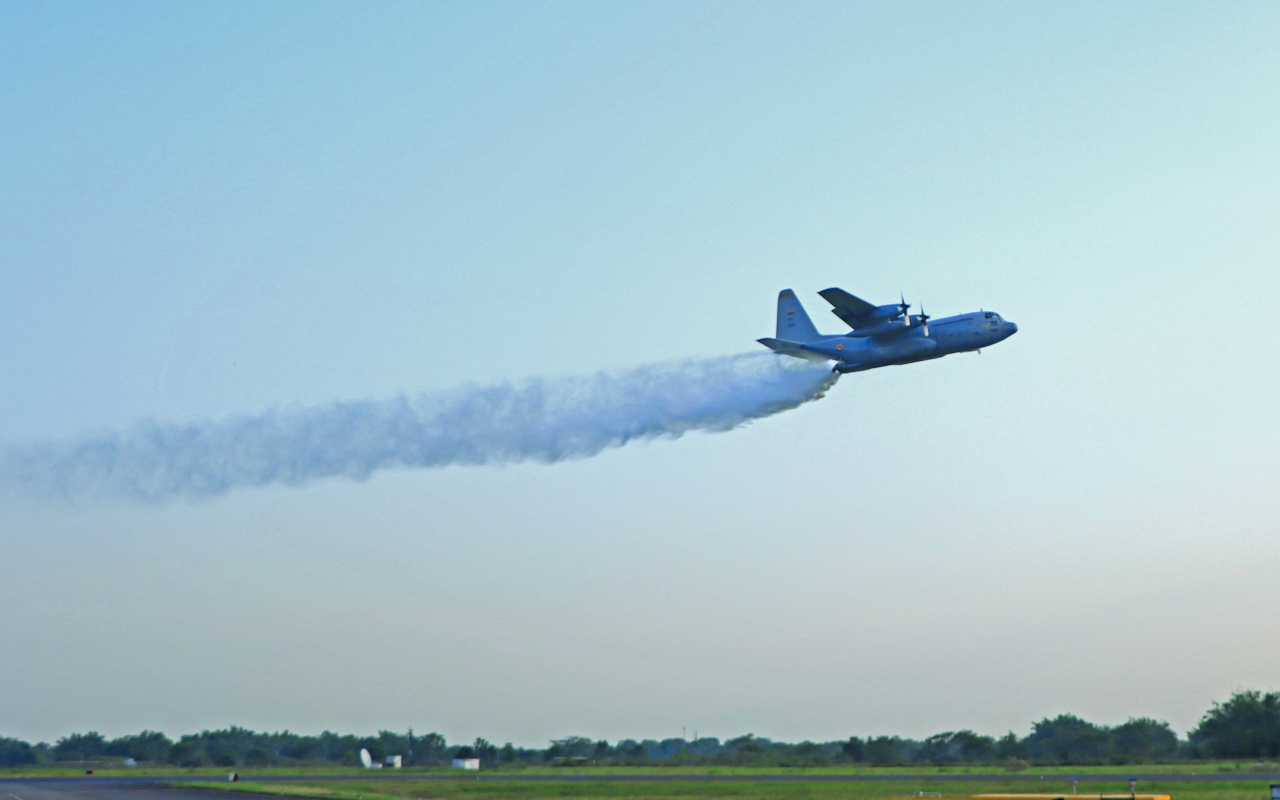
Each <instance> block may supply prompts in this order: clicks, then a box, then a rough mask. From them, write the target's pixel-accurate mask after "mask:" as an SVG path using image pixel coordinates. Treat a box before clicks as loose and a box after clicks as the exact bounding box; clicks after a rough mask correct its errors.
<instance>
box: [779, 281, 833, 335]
mask: <svg viewBox="0 0 1280 800" xmlns="http://www.w3.org/2000/svg"><path fill="white" fill-rule="evenodd" d="M821 337H822V334H820V333H818V329H817V328H815V327H813V321H812V320H810V319H809V315H808V314H806V313H805V311H804V306H802V305H800V300H799V299H798V298H797V297H796V293H795V292H793V291H791V290H790V289H783V290H782V291H781V292H779V293H778V332H777V338H779V339H783V340H786V341H790V342H812V341H815V340H817V339H820V338H821Z"/></svg>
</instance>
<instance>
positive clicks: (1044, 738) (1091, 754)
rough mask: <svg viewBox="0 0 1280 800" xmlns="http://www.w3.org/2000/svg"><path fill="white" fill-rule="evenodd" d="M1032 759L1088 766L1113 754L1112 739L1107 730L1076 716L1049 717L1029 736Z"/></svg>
mask: <svg viewBox="0 0 1280 800" xmlns="http://www.w3.org/2000/svg"><path fill="white" fill-rule="evenodd" d="M1027 748H1028V750H1029V751H1030V753H1031V757H1032V758H1035V759H1040V760H1042V761H1056V762H1058V763H1060V764H1085V763H1090V762H1098V761H1103V760H1106V759H1107V758H1109V757H1110V755H1111V737H1110V735H1109V734H1108V731H1107V729H1106V728H1102V727H1099V726H1097V725H1094V724H1093V723H1092V722H1085V721H1084V720H1082V719H1080V718H1079V717H1077V716H1075V715H1073V714H1060V715H1058V716H1057V717H1056V718H1054V719H1049V718H1048V717H1046V718H1044V719H1042V720H1040V721H1039V722H1037V723H1035V725H1033V726H1032V731H1031V735H1030V736H1029V737H1027Z"/></svg>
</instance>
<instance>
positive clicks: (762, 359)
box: [0, 353, 838, 502]
mask: <svg viewBox="0 0 1280 800" xmlns="http://www.w3.org/2000/svg"><path fill="white" fill-rule="evenodd" d="M837 377H838V376H836V375H833V374H832V373H831V372H829V371H828V369H827V368H826V367H825V366H821V365H815V364H812V363H810V362H806V361H800V360H798V359H792V358H786V357H782V356H776V355H774V354H772V353H750V354H742V355H736V356H726V357H723V358H712V359H698V360H690V361H684V362H681V363H673V364H657V365H651V366H645V367H639V368H637V369H633V370H630V371H628V372H623V373H619V374H604V373H602V374H599V375H594V376H590V377H581V378H557V379H552V380H541V379H538V380H530V381H527V382H525V383H522V384H518V385H512V384H498V385H494V386H483V387H470V388H465V389H460V390H455V391H451V392H444V393H439V394H425V395H420V396H418V397H405V396H400V397H396V398H392V399H389V400H376V401H373V400H371V401H358V402H343V403H334V404H331V405H325V406H315V407H311V408H298V409H288V410H278V411H268V412H266V413H263V414H258V415H255V416H242V417H233V418H230V419H226V420H221V421H215V422H196V423H185V424H180V423H160V422H154V421H152V422H146V423H141V424H138V425H136V426H134V427H133V428H132V429H130V430H127V431H124V432H120V433H110V434H105V435H100V436H95V437H90V438H87V439H84V440H82V441H78V442H69V443H64V444H38V445H31V446H25V447H12V448H9V449H8V450H7V451H6V452H4V453H3V454H2V455H0V487H3V488H5V489H8V490H10V491H20V492H22V493H26V494H34V495H40V496H50V495H52V496H61V497H64V498H75V497H79V496H83V495H91V496H92V495H106V496H117V497H124V498H128V499H132V500H138V501H144V502H158V501H163V500H168V499H171V498H174V497H183V496H185V497H208V496H212V495H219V494H223V493H225V492H228V491H230V490H231V489H234V488H237V487H243V486H265V485H268V484H272V483H284V484H288V485H292V486H299V485H302V484H305V483H308V482H310V481H313V480H317V479H320V478H325V477H331V476H344V477H347V478H352V479H356V480H361V479H364V478H367V477H369V475H370V474H371V473H373V472H374V471H375V470H380V469H390V468H394V467H444V466H448V465H451V464H508V463H513V462H519V461H529V460H532V461H538V462H542V463H547V464H550V463H554V462H556V461H562V460H564V459H567V458H586V457H589V456H593V455H595V454H597V453H599V452H600V451H601V450H604V449H605V448H607V447H620V446H622V445H624V444H626V443H627V442H629V441H632V440H635V439H650V438H655V437H672V438H675V437H678V436H681V435H683V434H684V433H686V432H688V431H694V430H703V431H727V430H732V429H733V428H736V427H738V426H740V425H743V424H745V423H747V422H750V421H751V420H753V419H760V418H762V417H767V416H770V415H772V414H777V413H778V412H781V411H786V410H788V409H791V408H795V407H796V406H799V405H801V404H803V403H806V402H808V401H810V400H816V399H818V398H819V397H822V395H823V394H824V393H825V392H826V391H827V389H829V388H830V387H831V386H832V385H833V384H834V383H835V381H836V378H837Z"/></svg>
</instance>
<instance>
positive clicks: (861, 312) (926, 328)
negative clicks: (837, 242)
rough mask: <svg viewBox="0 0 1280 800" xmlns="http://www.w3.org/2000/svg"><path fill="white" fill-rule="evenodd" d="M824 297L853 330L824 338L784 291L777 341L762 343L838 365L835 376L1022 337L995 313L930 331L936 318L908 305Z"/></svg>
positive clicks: (835, 292) (828, 292)
mask: <svg viewBox="0 0 1280 800" xmlns="http://www.w3.org/2000/svg"><path fill="white" fill-rule="evenodd" d="M818 294H820V295H822V299H824V300H826V301H827V302H828V303H830V304H831V305H833V306H835V307H834V308H832V309H831V313H832V314H835V315H836V316H837V317H839V318H840V319H842V320H844V321H845V323H846V324H847V325H848V326H849V327H850V328H853V330H851V331H849V332H848V333H844V334H836V335H825V334H821V333H818V329H817V328H815V327H813V322H812V321H811V320H810V319H809V315H808V314H806V313H805V311H804V306H802V305H800V301H799V300H797V299H796V293H795V292H793V291H791V290H790V289H783V290H782V291H781V292H779V293H778V333H777V337H776V338H774V339H757V340H756V341H758V342H760V344H762V345H764V346H765V347H768V348H769V349H771V350H775V351H777V352H779V353H782V354H783V355H788V356H795V357H796V358H806V359H809V360H810V361H835V362H836V365H835V366H834V367H832V368H831V371H832V372H841V373H844V372H861V371H862V370H864V369H875V368H876V367H887V366H889V365H891V364H910V363H912V362H913V361H927V360H928V359H930V358H942V357H943V356H949V355H951V354H952V353H967V352H971V351H974V350H978V351H981V349H982V348H984V347H990V346H991V345H993V344H995V343H996V342H1003V341H1004V340H1005V339H1008V338H1009V337H1010V336H1012V335H1014V334H1015V333H1017V332H1018V326H1017V325H1014V324H1013V323H1012V322H1006V321H1005V320H1004V319H1002V318H1001V317H1000V315H999V314H997V313H995V312H994V311H974V312H972V313H969V314H959V315H957V316H954V317H945V318H943V319H936V320H933V323H932V325H930V322H929V320H930V319H932V317H930V316H929V315H928V314H926V313H924V309H923V308H921V309H920V313H919V314H908V313H907V309H909V308H911V304H910V303H907V302H906V301H901V302H897V303H892V304H890V305H887V306H873V305H872V304H870V303H868V302H867V301H866V300H863V299H861V298H858V297H854V296H853V295H851V294H849V293H848V292H846V291H845V290H844V289H836V288H831V289H824V290H822V291H821V292H818Z"/></svg>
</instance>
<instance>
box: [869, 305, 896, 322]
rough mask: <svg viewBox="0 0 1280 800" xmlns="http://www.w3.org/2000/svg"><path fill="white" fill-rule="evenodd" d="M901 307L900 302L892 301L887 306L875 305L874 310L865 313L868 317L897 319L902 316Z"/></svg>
mask: <svg viewBox="0 0 1280 800" xmlns="http://www.w3.org/2000/svg"><path fill="white" fill-rule="evenodd" d="M902 314H903V308H902V304H900V303H892V304H890V305H887V306H876V308H875V310H874V311H872V312H871V313H869V314H867V317H868V318H870V319H877V320H878V319H897V318H898V317H900V316H902Z"/></svg>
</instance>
